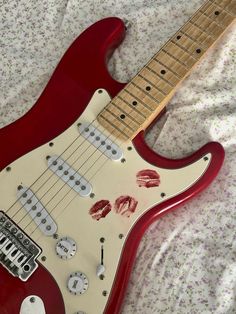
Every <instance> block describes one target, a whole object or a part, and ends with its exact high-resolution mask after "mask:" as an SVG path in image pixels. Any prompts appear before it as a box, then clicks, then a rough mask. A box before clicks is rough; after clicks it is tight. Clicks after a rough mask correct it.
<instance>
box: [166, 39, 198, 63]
mask: <svg viewBox="0 0 236 314" xmlns="http://www.w3.org/2000/svg"><path fill="white" fill-rule="evenodd" d="M171 42H172V43H173V44H174V45H175V46H178V47H179V48H180V49H182V50H183V51H185V52H186V53H187V54H188V55H189V56H190V57H192V58H193V59H194V60H196V62H197V61H198V59H197V58H195V55H194V54H192V53H190V51H188V50H187V49H186V48H185V47H183V46H182V45H180V44H179V43H177V42H175V41H173V40H171Z"/></svg>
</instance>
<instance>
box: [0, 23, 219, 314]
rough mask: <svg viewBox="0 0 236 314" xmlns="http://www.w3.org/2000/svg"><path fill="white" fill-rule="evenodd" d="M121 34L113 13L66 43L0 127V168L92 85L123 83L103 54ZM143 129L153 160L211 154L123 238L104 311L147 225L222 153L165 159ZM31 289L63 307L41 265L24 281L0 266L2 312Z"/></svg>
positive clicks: (164, 163)
mask: <svg viewBox="0 0 236 314" xmlns="http://www.w3.org/2000/svg"><path fill="white" fill-rule="evenodd" d="M123 37H124V24H123V22H122V21H121V20H120V19H118V18H108V19H104V20H102V21H100V22H97V23H96V24H94V25H93V26H91V27H90V28H89V29H88V30H86V31H85V32H84V33H83V34H82V35H81V36H80V37H79V38H78V39H77V40H76V41H75V42H74V43H73V44H72V45H71V47H70V48H69V50H68V51H67V52H66V54H65V55H64V57H63V59H62V60H61V61H60V63H59V65H58V67H57V68H56V70H55V72H54V74H53V76H52V78H51V79H50V81H49V83H48V85H47V87H46V88H45V90H44V91H43V93H42V95H41V96H40V98H39V99H38V101H37V102H36V105H35V106H34V107H33V108H32V109H31V110H30V111H29V112H28V113H27V114H26V115H25V116H24V117H22V118H21V119H19V120H18V121H16V122H14V123H13V124H11V125H9V126H7V127H5V128H3V129H1V130H0V143H1V160H0V169H1V170H2V169H3V168H4V167H6V166H7V165H8V164H10V163H11V162H12V161H14V160H15V159H17V158H18V157H20V156H22V155H24V154H25V153H27V152H29V151H31V150H32V149H34V148H36V147H38V146H40V145H42V144H43V143H46V142H48V141H50V140H51V139H53V138H54V137H55V136H57V135H58V134H60V133H62V132H63V131H64V130H65V129H66V128H68V127H69V126H70V125H71V124H72V123H73V122H74V121H75V120H76V119H77V118H78V117H79V116H80V114H81V113H82V111H83V110H84V108H85V107H86V105H87V103H88V102H89V100H90V98H91V97H92V95H93V93H94V91H95V90H96V89H98V88H105V89H106V90H107V91H108V92H109V93H110V95H111V96H112V97H113V96H115V95H116V94H117V93H118V92H119V91H120V90H121V89H122V88H123V87H124V84H121V83H119V82H116V81H114V80H113V79H112V78H111V77H110V75H109V73H108V71H107V68H106V61H107V58H108V57H109V56H110V54H111V52H112V50H113V49H114V48H115V47H116V46H117V45H118V44H119V43H120V42H121V41H122V39H123ZM143 135H144V134H143V132H142V133H140V134H138V135H137V136H136V138H135V139H134V141H133V143H134V145H135V147H136V149H137V151H138V153H139V154H140V155H141V156H142V157H143V158H144V159H146V160H147V161H148V162H149V163H151V164H153V165H157V166H159V167H165V168H170V169H173V168H178V167H182V166H185V165H187V164H190V163H192V162H194V161H196V160H198V159H199V158H201V157H202V156H203V155H204V154H206V153H207V152H210V153H211V154H212V160H211V163H210V166H209V168H208V170H207V171H206V172H205V174H204V175H203V176H202V178H201V179H200V180H199V181H198V182H197V183H196V184H195V185H194V186H192V187H191V188H189V189H188V190H187V191H185V192H183V193H181V194H180V195H178V196H176V197H174V198H172V199H169V200H167V201H164V202H163V203H162V204H161V205H159V206H156V207H153V208H151V209H150V210H149V211H148V212H147V213H146V214H145V215H144V216H142V218H141V219H140V220H139V221H138V222H137V223H136V225H135V226H134V228H133V229H132V231H131V233H130V235H129V238H128V239H127V241H126V243H125V247H124V249H123V254H122V258H121V260H120V264H119V268H118V270H117V274H116V279H115V282H114V285H113V289H112V291H111V294H110V297H109V300H108V303H107V307H106V310H105V314H116V313H119V311H120V307H121V304H122V300H123V296H124V293H125V289H126V287H127V283H128V279H129V275H130V272H131V268H132V265H133V261H134V258H135V254H136V250H137V247H138V245H139V242H140V239H141V237H142V235H143V233H144V231H145V230H146V228H147V227H148V226H149V225H150V224H151V223H152V222H153V221H154V220H156V219H158V218H160V217H161V216H162V215H163V214H164V213H166V212H168V211H169V210H171V209H173V208H175V207H176V206H177V205H180V204H181V203H183V202H185V201H187V200H188V199H189V198H190V197H192V196H194V195H195V194H197V193H198V192H200V191H201V190H202V189H204V188H205V187H206V186H207V185H208V184H209V183H210V182H211V181H212V180H213V178H214V177H215V176H216V174H217V173H218V171H219V169H220V167H221V164H222V162H223V159H224V150H223V148H222V146H221V145H220V144H218V143H210V144H207V145H205V146H204V147H203V148H201V149H200V150H199V151H198V152H196V153H194V154H193V155H192V156H189V157H186V158H184V159H180V160H170V159H167V158H164V157H161V156H159V155H157V154H156V153H155V152H153V151H152V150H151V149H150V148H149V147H148V146H147V145H146V144H145V141H144V136H143ZM14 290H16V291H14ZM33 291H34V293H35V294H38V295H39V296H42V299H43V300H44V302H46V304H47V309H46V310H47V314H54V313H57V314H64V313H65V312H64V307H63V301H62V298H61V296H60V293H59V291H58V287H57V285H56V282H54V281H53V280H52V278H51V276H50V275H49V274H48V273H47V271H46V270H45V269H43V268H42V266H40V267H39V269H38V270H37V272H36V273H35V274H34V275H33V276H32V278H30V280H29V281H28V282H27V283H22V282H20V281H19V280H17V279H16V278H12V276H10V274H8V273H7V272H6V271H5V270H4V269H2V268H1V267H0V309H1V314H15V313H18V310H17V309H18V308H19V306H18V305H15V304H16V303H18V302H20V299H21V298H24V297H26V296H27V295H28V294H31V293H33ZM45 300H46V301H45ZM54 301H55V302H54ZM68 314H69V313H68Z"/></svg>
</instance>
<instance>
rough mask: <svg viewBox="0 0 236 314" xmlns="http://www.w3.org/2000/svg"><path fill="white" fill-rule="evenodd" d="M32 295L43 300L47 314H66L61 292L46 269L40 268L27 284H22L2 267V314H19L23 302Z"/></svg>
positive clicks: (0, 310) (0, 280)
mask: <svg viewBox="0 0 236 314" xmlns="http://www.w3.org/2000/svg"><path fill="white" fill-rule="evenodd" d="M30 295H37V296H38V297H40V298H41V299H42V300H43V303H44V306H45V310H46V313H47V314H65V307H64V302H63V299H62V295H61V292H60V290H59V288H58V286H57V284H56V282H55V280H54V278H53V277H52V276H51V275H50V274H49V273H48V271H47V270H46V269H45V268H44V267H42V266H40V267H39V268H38V269H37V270H36V271H35V272H34V274H33V275H32V276H31V277H30V278H29V280H28V281H27V282H22V281H20V280H19V279H18V278H15V277H12V276H10V275H9V273H8V271H7V270H6V269H5V268H3V267H2V266H0V313H1V314H19V313H20V307H21V304H22V302H23V300H24V299H25V298H26V297H27V296H30Z"/></svg>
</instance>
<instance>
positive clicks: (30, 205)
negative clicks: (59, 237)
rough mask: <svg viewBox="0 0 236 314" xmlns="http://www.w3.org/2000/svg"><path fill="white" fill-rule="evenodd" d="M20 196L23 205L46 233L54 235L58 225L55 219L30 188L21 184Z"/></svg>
mask: <svg viewBox="0 0 236 314" xmlns="http://www.w3.org/2000/svg"><path fill="white" fill-rule="evenodd" d="M18 198H19V201H20V202H21V204H22V206H23V207H24V208H25V210H26V211H27V213H28V214H29V215H30V216H31V218H32V219H33V221H34V222H35V224H36V225H37V226H38V227H39V229H40V230H41V231H42V232H43V234H44V235H46V236H52V235H53V234H54V233H56V231H57V225H56V223H55V221H54V220H53V218H52V216H51V215H50V214H49V213H48V211H47V210H46V208H45V207H44V206H43V204H42V203H41V202H40V200H39V199H38V198H37V197H36V195H35V194H34V193H33V192H32V191H31V190H30V189H29V188H27V187H23V186H21V188H20V189H19V191H18Z"/></svg>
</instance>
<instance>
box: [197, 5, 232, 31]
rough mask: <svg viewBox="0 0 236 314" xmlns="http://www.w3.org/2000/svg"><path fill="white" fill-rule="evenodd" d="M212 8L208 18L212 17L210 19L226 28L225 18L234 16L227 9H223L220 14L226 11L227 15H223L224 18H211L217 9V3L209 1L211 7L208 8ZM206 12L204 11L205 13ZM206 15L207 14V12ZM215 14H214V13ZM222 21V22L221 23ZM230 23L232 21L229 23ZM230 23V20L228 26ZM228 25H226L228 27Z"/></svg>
mask: <svg viewBox="0 0 236 314" xmlns="http://www.w3.org/2000/svg"><path fill="white" fill-rule="evenodd" d="M209 9H210V15H207V17H208V18H210V19H212V20H213V21H214V22H215V23H216V24H217V25H218V26H220V27H221V26H223V28H225V24H223V21H224V20H225V18H227V17H231V18H232V16H231V15H230V14H228V13H227V12H226V11H225V10H223V11H222V10H221V14H220V15H219V16H222V13H224V14H225V16H224V17H223V20H222V19H219V18H215V19H213V18H211V15H213V14H214V11H215V10H217V4H216V3H215V2H214V3H212V2H210V3H209V7H208V8H207V10H209ZM203 14H204V13H203ZM205 15H206V14H205ZM213 16H214V15H213ZM219 23H220V24H219ZM229 24H230V23H229ZM229 24H228V22H227V26H228V25H229ZM227 26H226V27H227Z"/></svg>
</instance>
